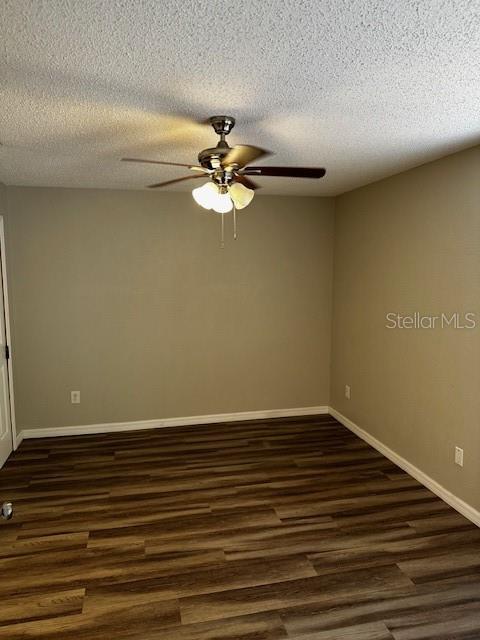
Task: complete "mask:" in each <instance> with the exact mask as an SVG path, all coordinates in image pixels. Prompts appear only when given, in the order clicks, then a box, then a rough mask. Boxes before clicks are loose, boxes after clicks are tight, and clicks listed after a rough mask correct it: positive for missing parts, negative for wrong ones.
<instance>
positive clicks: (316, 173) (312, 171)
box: [242, 167, 326, 178]
mask: <svg viewBox="0 0 480 640" xmlns="http://www.w3.org/2000/svg"><path fill="white" fill-rule="evenodd" d="M325 173H326V171H325V169H323V168H322V167H245V169H242V174H243V175H245V176H279V177H281V178H323V176H324V175H325Z"/></svg>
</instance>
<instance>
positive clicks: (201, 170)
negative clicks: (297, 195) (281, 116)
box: [122, 116, 325, 246]
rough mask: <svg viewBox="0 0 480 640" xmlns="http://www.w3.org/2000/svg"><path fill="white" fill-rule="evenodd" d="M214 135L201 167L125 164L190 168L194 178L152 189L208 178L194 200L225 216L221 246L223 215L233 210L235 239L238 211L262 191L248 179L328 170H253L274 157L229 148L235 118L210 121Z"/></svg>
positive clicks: (304, 175) (309, 175) (300, 175)
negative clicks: (259, 162) (260, 160)
mask: <svg viewBox="0 0 480 640" xmlns="http://www.w3.org/2000/svg"><path fill="white" fill-rule="evenodd" d="M208 122H209V123H210V124H211V125H212V127H213V129H214V130H215V133H216V134H217V135H218V136H219V137H220V139H219V140H218V142H217V145H216V146H215V147H212V148H209V149H203V151H200V153H199V154H198V162H199V164H198V165H189V164H182V163H178V162H163V161H160V160H142V159H138V158H122V160H124V161H126V162H146V163H151V164H159V165H171V166H180V167H187V168H188V169H190V170H191V171H193V172H194V173H193V175H188V176H183V177H181V178H176V179H174V180H167V181H166V182H159V183H157V184H152V185H149V188H150V189H156V188H158V187H164V186H167V185H170V184H174V183H177V182H183V181H184V180H191V179H195V178H206V179H208V182H206V183H205V184H203V185H202V186H201V187H198V188H196V189H193V191H192V196H193V199H194V200H195V202H196V203H197V204H199V205H200V206H201V207H203V208H204V209H207V210H210V211H212V210H213V211H215V212H217V213H220V214H222V246H223V230H224V220H223V215H224V214H225V213H229V212H230V211H232V210H233V221H234V238H236V210H237V209H244V208H245V207H247V206H248V205H249V204H250V203H251V201H252V200H253V196H254V194H255V190H256V189H258V188H259V187H260V185H258V184H256V183H255V182H254V181H253V180H252V179H251V178H249V177H248V176H251V175H252V176H253V175H255V176H277V177H285V178H287V177H291V178H314V179H318V178H322V177H323V176H324V175H325V169H323V168H320V167H319V168H314V167H271V166H270V167H269V166H266V167H258V166H250V163H251V162H254V161H255V160H257V159H258V158H261V157H266V156H269V155H271V154H270V152H269V151H266V150H265V149H261V148H260V147H254V146H252V145H242V144H240V145H235V146H234V147H230V146H229V144H228V142H227V141H226V139H225V138H226V136H227V135H228V134H229V133H230V132H231V130H232V129H233V127H234V126H235V118H233V117H232V116H212V117H210V118H209V119H208Z"/></svg>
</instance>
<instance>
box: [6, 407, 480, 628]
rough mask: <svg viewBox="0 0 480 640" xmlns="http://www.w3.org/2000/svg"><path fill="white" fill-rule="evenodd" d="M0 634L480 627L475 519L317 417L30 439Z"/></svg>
mask: <svg viewBox="0 0 480 640" xmlns="http://www.w3.org/2000/svg"><path fill="white" fill-rule="evenodd" d="M0 483H1V489H0V496H1V498H2V500H3V499H6V498H10V499H12V500H13V502H14V504H15V508H16V513H15V517H14V519H13V520H11V521H9V522H3V523H2V524H0V557H1V559H0V639H6V638H8V640H17V639H20V638H22V639H25V638H38V639H43V640H47V639H48V640H60V639H62V640H74V639H75V640H87V639H88V640H108V639H112V640H121V639H123V638H131V639H135V640H137V639H138V640H154V639H155V640H156V639H162V640H224V639H225V640H233V639H236V640H277V639H278V640H280V639H282V638H290V639H292V638H294V639H298V640H327V639H328V640H340V639H341V640H392V639H395V640H420V639H435V640H441V639H443V640H446V639H463V640H467V639H468V640H474V639H475V640H479V639H480V529H479V528H477V527H475V526H474V525H473V524H471V523H470V522H468V521H467V520H466V519H464V518H463V517H462V516H460V515H459V514H457V513H456V512H455V511H454V510H453V509H451V508H450V507H448V506H447V505H446V504H445V503H444V502H442V501H441V500H440V499H438V498H437V497H436V496H435V495H433V494H432V493H431V492H430V491H428V490H427V489H425V488H424V487H423V486H422V485H420V484H419V483H418V482H416V481H415V480H413V479H412V478H410V477H409V476H408V475H407V474H405V473H404V472H403V471H401V470H400V469H398V468H397V467H395V466H394V465H393V464H392V463H391V462H389V461H388V460H387V459H386V458H384V457H383V456H381V455H380V454H379V453H377V452H376V451H375V450H374V449H372V448H371V447H369V446H368V445H366V444H365V443H364V442H363V441H362V440H359V439H358V438H357V437H356V436H354V435H353V434H351V433H350V432H349V431H347V430H346V429H345V428H344V427H342V426H341V425H339V424H338V423H337V422H336V421H335V420H334V419H333V418H330V417H329V416H318V417H315V418H307V419H298V418H296V419H280V420H271V421H257V422H248V423H247V422H244V423H233V424H217V425H211V426H201V427H182V428H175V429H173V428H172V429H163V430H162V429H160V430H152V431H137V432H129V433H118V434H105V435H95V436H76V437H66V438H55V439H43V440H28V441H25V442H23V444H22V445H21V447H20V449H19V450H18V451H17V452H16V453H15V455H14V456H13V457H12V458H11V459H10V460H9V462H8V463H7V465H6V467H5V468H4V469H3V470H2V471H0Z"/></svg>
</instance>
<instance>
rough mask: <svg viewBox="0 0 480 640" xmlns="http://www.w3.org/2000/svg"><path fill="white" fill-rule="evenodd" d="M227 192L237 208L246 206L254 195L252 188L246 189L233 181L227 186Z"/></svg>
mask: <svg viewBox="0 0 480 640" xmlns="http://www.w3.org/2000/svg"><path fill="white" fill-rule="evenodd" d="M228 192H229V194H230V197H231V198H232V200H233V202H234V203H235V207H236V208H237V209H244V208H245V207H247V206H248V205H249V204H250V202H251V201H252V200H253V196H254V195H255V191H253V189H248V188H247V187H246V186H245V185H243V184H241V183H240V182H234V183H233V184H232V186H231V187H229V189H228Z"/></svg>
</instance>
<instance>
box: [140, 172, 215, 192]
mask: <svg viewBox="0 0 480 640" xmlns="http://www.w3.org/2000/svg"><path fill="white" fill-rule="evenodd" d="M206 177H207V176H206V175H204V174H200V173H197V174H196V175H194V176H183V178H175V179H174V180H167V181H166V182H157V183H156V184H149V185H148V187H147V188H148V189H157V188H158V187H166V186H167V184H174V183H175V182H183V181H184V180H193V179H195V178H204V179H205V178H206Z"/></svg>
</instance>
